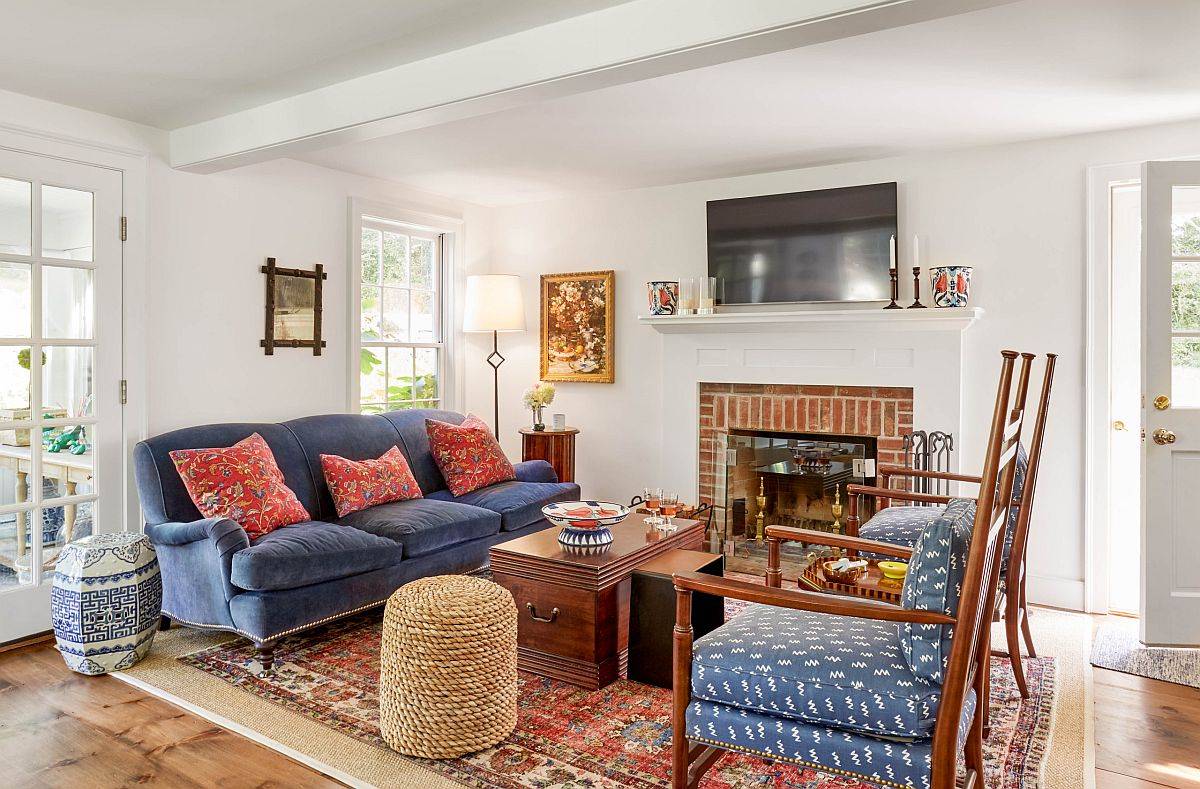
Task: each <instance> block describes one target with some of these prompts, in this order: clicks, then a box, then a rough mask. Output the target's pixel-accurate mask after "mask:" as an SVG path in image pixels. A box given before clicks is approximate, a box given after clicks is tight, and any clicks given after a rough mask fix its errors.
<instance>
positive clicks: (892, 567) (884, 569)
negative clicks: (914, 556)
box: [879, 562, 908, 580]
mask: <svg viewBox="0 0 1200 789" xmlns="http://www.w3.org/2000/svg"><path fill="white" fill-rule="evenodd" d="M879 572H881V573H883V577H884V578H893V579H896V580H899V579H901V578H903V577H904V576H906V575H908V564H907V563H906V562H880V563H879Z"/></svg>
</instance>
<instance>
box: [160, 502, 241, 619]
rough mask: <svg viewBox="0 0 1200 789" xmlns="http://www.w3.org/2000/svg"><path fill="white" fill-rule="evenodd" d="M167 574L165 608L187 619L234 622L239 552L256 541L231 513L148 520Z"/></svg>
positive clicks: (162, 569) (164, 576)
mask: <svg viewBox="0 0 1200 789" xmlns="http://www.w3.org/2000/svg"><path fill="white" fill-rule="evenodd" d="M145 532H146V536H147V537H149V538H150V542H152V543H153V544H154V548H155V550H156V551H157V553H158V563H159V566H160V568H161V571H162V579H163V611H164V612H165V613H168V614H170V615H171V616H173V617H175V618H176V619H179V620H181V621H183V622H188V623H191V624H197V625H215V626H220V627H232V626H233V619H232V617H231V616H230V614H229V601H230V600H231V599H233V597H234V596H235V595H238V594H240V593H241V591H242V590H241V589H238V588H237V587H235V586H234V585H233V582H232V581H231V580H230V575H231V571H232V565H233V555H234V554H235V553H237V552H238V551H240V550H242V549H244V548H247V547H249V546H250V538H249V537H248V536H247V535H246V531H245V530H244V529H243V528H242V527H241V526H239V525H238V524H237V523H235V522H234V521H232V520H230V519H228V518H205V519H203V520H198V521H191V522H189V523H158V524H154V525H153V526H151V525H147V526H146V529H145Z"/></svg>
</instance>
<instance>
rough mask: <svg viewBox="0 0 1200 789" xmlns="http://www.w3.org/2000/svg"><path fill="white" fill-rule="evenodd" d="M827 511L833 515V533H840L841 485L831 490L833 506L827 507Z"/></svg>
mask: <svg viewBox="0 0 1200 789" xmlns="http://www.w3.org/2000/svg"><path fill="white" fill-rule="evenodd" d="M829 511H830V512H832V513H833V531H834V532H836V533H838V534H841V533H842V521H841V518H842V485H841V483H838V485H837V486H836V487H835V488H834V489H833V504H830V505H829Z"/></svg>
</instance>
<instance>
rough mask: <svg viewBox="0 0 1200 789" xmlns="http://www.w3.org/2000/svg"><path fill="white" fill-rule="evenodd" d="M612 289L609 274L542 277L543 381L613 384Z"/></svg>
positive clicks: (614, 349)
mask: <svg viewBox="0 0 1200 789" xmlns="http://www.w3.org/2000/svg"><path fill="white" fill-rule="evenodd" d="M615 285H616V274H615V272H613V271H611V270H609V271H581V272H576V273H573V274H543V275H542V290H541V316H542V321H541V354H540V356H541V379H542V380H543V381H555V382H558V381H562V382H571V383H589V384H611V383H613V381H614V380H615V373H616V353H615V352H616V346H615V344H614V342H613V315H614V307H613V305H614V303H615V297H616V292H615Z"/></svg>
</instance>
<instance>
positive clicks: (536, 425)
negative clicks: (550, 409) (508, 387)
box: [522, 381, 554, 432]
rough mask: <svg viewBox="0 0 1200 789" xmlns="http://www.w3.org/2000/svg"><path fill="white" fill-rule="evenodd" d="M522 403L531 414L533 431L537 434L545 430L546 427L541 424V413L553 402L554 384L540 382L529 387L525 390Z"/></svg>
mask: <svg viewBox="0 0 1200 789" xmlns="http://www.w3.org/2000/svg"><path fill="white" fill-rule="evenodd" d="M522 402H523V403H525V407H526V408H528V409H529V410H530V411H532V412H533V429H534V430H537V431H539V432H540V431H542V430H545V429H546V425H545V423H544V422H542V412H543V411H545V409H546V406H548V405H550V404H551V403H553V402H554V384H548V383H546V382H545V381H542V382H539V383H537V384H535V385H534V386H531V387H529V388H528V389H526V390H525V397H524V398H522Z"/></svg>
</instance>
